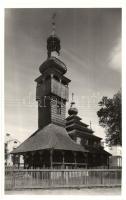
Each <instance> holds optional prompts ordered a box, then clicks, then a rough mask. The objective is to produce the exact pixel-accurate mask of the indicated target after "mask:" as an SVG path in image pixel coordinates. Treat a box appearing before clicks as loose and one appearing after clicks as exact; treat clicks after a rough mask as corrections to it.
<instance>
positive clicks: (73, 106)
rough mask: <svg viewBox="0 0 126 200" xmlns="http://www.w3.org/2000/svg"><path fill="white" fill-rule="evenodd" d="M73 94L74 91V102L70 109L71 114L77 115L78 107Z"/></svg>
mask: <svg viewBox="0 0 126 200" xmlns="http://www.w3.org/2000/svg"><path fill="white" fill-rule="evenodd" d="M73 96H74V94H73V93H72V102H71V106H70V109H69V110H68V114H69V115H77V114H78V109H77V108H76V107H75V102H74V101H73Z"/></svg>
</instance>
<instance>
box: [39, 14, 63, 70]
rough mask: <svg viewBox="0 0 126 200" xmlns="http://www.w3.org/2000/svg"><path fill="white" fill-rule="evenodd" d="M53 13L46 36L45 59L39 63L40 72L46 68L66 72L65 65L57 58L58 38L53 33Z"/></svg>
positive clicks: (58, 51) (58, 50)
mask: <svg viewBox="0 0 126 200" xmlns="http://www.w3.org/2000/svg"><path fill="white" fill-rule="evenodd" d="M55 16H56V15H55V14H54V15H53V22H52V33H51V35H50V36H49V37H48V38H47V54H48V58H47V60H46V61H45V62H44V63H43V64H41V65H40V67H39V71H40V73H44V72H45V71H46V70H49V69H50V70H56V71H58V72H59V73H60V74H65V73H66V72H67V67H66V65H65V64H64V63H63V62H62V61H61V60H59V59H58V55H59V54H60V49H61V47H60V39H59V38H58V37H57V35H56V34H55V21H54V20H55Z"/></svg>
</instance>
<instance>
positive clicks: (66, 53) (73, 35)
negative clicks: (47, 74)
mask: <svg viewBox="0 0 126 200" xmlns="http://www.w3.org/2000/svg"><path fill="white" fill-rule="evenodd" d="M54 12H56V14H57V17H56V33H57V35H58V36H59V38H60V40H61V54H60V57H59V58H60V59H61V60H62V61H63V62H64V63H65V64H66V65H67V69H68V72H67V74H66V76H67V77H68V78H70V79H71V80H72V81H71V83H70V87H69V92H70V100H71V93H72V92H74V94H75V100H76V106H77V107H78V110H79V114H78V115H79V116H80V117H81V118H82V120H83V122H85V123H87V124H89V123H90V121H91V122H92V128H93V130H94V131H95V134H96V135H98V136H100V137H103V138H104V137H105V134H104V129H103V128H101V127H100V126H99V124H98V117H97V114H96V112H97V111H98V109H99V107H98V102H99V101H100V99H101V98H102V96H108V97H112V96H113V95H114V94H115V93H116V92H117V91H118V90H119V89H120V88H121V9H118V8H113V9H110V8H107V9H105V8H103V9H102V8H101V9H96V8H93V9H89V8H87V9H5V131H6V132H8V133H10V134H11V135H12V137H13V138H17V139H19V140H20V141H23V140H24V139H26V138H27V137H28V136H29V135H31V134H32V133H33V132H34V131H36V129H37V126H38V119H37V118H38V113H37V102H36V101H35V89H36V83H35V82H34V80H35V79H36V78H37V77H38V76H39V75H40V73H39V66H40V65H41V63H43V62H44V61H45V60H46V58H47V50H46V39H47V37H48V36H49V35H50V33H51V32H52V26H51V17H52V14H53V13H54ZM69 105H70V102H68V103H67V109H68V108H69Z"/></svg>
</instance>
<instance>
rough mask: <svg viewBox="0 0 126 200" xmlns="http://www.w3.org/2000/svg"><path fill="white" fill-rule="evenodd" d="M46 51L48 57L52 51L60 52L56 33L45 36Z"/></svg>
mask: <svg viewBox="0 0 126 200" xmlns="http://www.w3.org/2000/svg"><path fill="white" fill-rule="evenodd" d="M47 51H48V58H50V57H51V53H52V52H57V54H58V55H59V54H60V39H59V38H58V37H57V36H56V35H50V36H49V37H48V38H47Z"/></svg>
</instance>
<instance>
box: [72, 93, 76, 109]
mask: <svg viewBox="0 0 126 200" xmlns="http://www.w3.org/2000/svg"><path fill="white" fill-rule="evenodd" d="M74 104H75V102H74V93H73V92H72V101H71V107H72V106H73V105H74Z"/></svg>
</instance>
